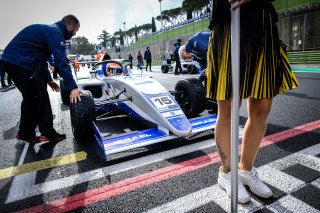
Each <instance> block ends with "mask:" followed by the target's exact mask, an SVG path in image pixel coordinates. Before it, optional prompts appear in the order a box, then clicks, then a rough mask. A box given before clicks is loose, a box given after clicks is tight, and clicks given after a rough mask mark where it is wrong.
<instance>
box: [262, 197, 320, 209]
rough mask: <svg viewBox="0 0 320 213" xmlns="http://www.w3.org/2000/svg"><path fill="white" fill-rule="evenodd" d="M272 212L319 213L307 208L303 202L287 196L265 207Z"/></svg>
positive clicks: (310, 207)
mask: <svg viewBox="0 0 320 213" xmlns="http://www.w3.org/2000/svg"><path fill="white" fill-rule="evenodd" d="M267 208H268V209H269V210H271V211H272V212H279V213H282V212H308V213H319V210H317V209H315V208H313V207H312V206H309V205H308V204H306V203H305V202H302V201H301V200H299V199H297V198H295V197H293V196H291V195H288V196H285V197H283V198H280V199H279V200H278V201H276V202H274V203H272V204H271V205H269V206H267Z"/></svg>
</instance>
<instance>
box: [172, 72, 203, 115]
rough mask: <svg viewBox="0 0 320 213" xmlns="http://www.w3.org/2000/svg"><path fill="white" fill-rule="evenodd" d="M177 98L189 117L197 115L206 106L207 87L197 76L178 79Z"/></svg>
mask: <svg viewBox="0 0 320 213" xmlns="http://www.w3.org/2000/svg"><path fill="white" fill-rule="evenodd" d="M175 99H176V101H177V102H178V104H179V105H180V107H181V109H182V111H183V112H184V114H185V115H186V116H187V117H195V116H197V115H199V114H200V113H202V112H203V111H204V110H205V108H206V97H205V88H204V86H203V85H202V84H201V82H200V81H199V80H198V79H196V78H188V79H183V80H180V81H178V82H177V83H176V86H175Z"/></svg>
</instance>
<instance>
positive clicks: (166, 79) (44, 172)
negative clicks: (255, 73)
mask: <svg viewBox="0 0 320 213" xmlns="http://www.w3.org/2000/svg"><path fill="white" fill-rule="evenodd" d="M144 75H151V76H153V78H155V79H156V80H158V81H159V82H160V83H162V84H163V85H164V86H165V87H166V88H167V89H168V90H173V89H174V84H175V82H177V80H179V79H180V78H187V77H190V75H179V76H175V75H173V74H172V73H169V74H162V73H160V72H155V71H154V72H152V73H150V72H144ZM296 75H297V77H298V80H299V83H300V86H299V87H298V88H296V89H294V90H292V91H289V92H287V93H286V94H285V95H279V96H277V97H276V98H274V103H273V109H272V112H271V114H270V117H269V120H268V128H267V133H266V137H265V138H264V141H263V142H262V144H261V148H260V151H259V153H258V156H257V160H256V163H255V166H256V167H257V168H258V171H259V173H260V176H261V178H262V180H263V181H265V182H266V183H267V184H268V185H269V186H270V187H271V188H272V190H273V192H274V197H273V198H272V199H269V200H266V199H260V198H257V197H256V196H253V195H252V201H251V203H249V204H246V205H238V210H239V212H320V202H319V200H320V143H319V142H320V107H319V106H320V92H319V91H320V73H317V72H312V73H309V72H301V73H300V72H299V73H296ZM49 90H50V89H49ZM50 99H51V104H52V109H53V114H54V118H55V119H54V125H55V128H56V129H57V131H59V132H64V133H66V134H67V139H66V140H64V141H61V142H58V143H39V144H35V145H28V144H25V143H24V142H21V141H17V140H16V139H15V135H16V132H17V130H18V126H19V116H20V103H21V95H20V93H19V91H18V90H17V89H16V88H15V87H14V86H11V87H7V88H5V89H0V107H1V114H0V118H1V127H0V128H1V143H0V162H1V163H0V189H1V194H0V212H15V211H22V212H68V211H69V212H114V213H116V212H117V213H119V212H130V213H131V212H161V213H162V212H168V213H169V212H170V213H171V212H230V199H229V198H228V197H227V196H226V194H225V193H224V191H222V190H221V189H220V188H219V187H218V185H217V175H218V173H217V171H218V168H219V166H220V165H221V163H220V159H219V157H218V155H217V149H216V146H215V141H214V138H213V132H212V131H208V132H205V133H203V134H200V135H198V136H196V137H193V138H181V139H176V140H172V141H167V142H162V143H159V144H154V145H150V146H147V147H144V148H138V149H134V150H130V151H126V152H123V153H118V154H114V155H111V156H109V159H108V161H104V160H103V159H102V158H101V156H100V155H99V153H98V150H97V148H96V147H95V145H94V141H88V142H87V143H82V144H81V143H78V142H77V141H76V140H75V139H74V138H73V136H72V130H71V125H70V116H69V113H70V112H69V108H68V106H65V105H63V104H62V103H61V98H60V94H58V93H53V92H50ZM206 113H207V112H204V113H203V114H206ZM246 119H247V113H246V103H245V101H244V102H243V104H242V106H241V108H240V127H243V124H244V123H245V121H246ZM150 125H152V124H145V123H143V122H141V121H137V120H136V119H133V118H130V117H119V118H116V119H112V120H107V121H104V122H101V123H99V124H98V126H99V129H100V130H101V131H102V133H103V134H105V135H109V134H113V135H116V134H123V133H127V132H133V131H136V130H143V129H145V128H148V127H149V126H150Z"/></svg>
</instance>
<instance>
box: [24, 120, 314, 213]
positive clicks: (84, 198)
mask: <svg viewBox="0 0 320 213" xmlns="http://www.w3.org/2000/svg"><path fill="white" fill-rule="evenodd" d="M318 128H320V120H318V121H315V122H311V123H309V124H305V125H301V126H298V127H294V128H292V129H289V130H285V131H282V132H279V133H276V134H273V135H270V136H267V137H265V138H264V140H263V142H262V143H261V145H260V147H265V146H268V145H270V144H275V143H277V142H280V141H282V140H285V139H288V138H292V137H294V136H297V135H300V134H303V133H307V132H310V131H313V130H315V129H318ZM218 162H220V158H219V155H218V153H217V152H215V153H211V154H208V155H205V156H201V157H198V158H194V159H191V160H187V161H184V162H181V163H179V164H175V165H171V166H167V167H165V168H161V169H158V170H154V171H152V172H148V173H144V174H142V175H138V176H136V177H133V178H128V179H125V180H122V181H119V182H116V183H112V184H108V185H104V186H101V187H99V188H95V189H91V190H88V191H85V192H81V193H78V194H74V195H72V196H69V197H65V198H61V199H58V200H55V201H51V202H49V203H46V204H41V205H38V206H35V207H31V208H29V209H25V210H22V212H32V213H33V212H43V211H46V212H55V213H56V212H65V211H71V210H74V209H77V208H80V207H83V206H87V205H89V204H92V203H96V202H99V201H103V200H106V199H109V198H111V197H114V196H118V195H121V194H124V193H126V192H129V191H133V190H136V189H139V188H142V187H145V186H149V185H152V184H154V183H157V182H160V181H163V180H167V179H169V178H172V177H176V176H179V175H182V174H185V173H187V172H191V171H194V170H197V169H200V168H203V167H206V166H208V165H211V164H215V163H218Z"/></svg>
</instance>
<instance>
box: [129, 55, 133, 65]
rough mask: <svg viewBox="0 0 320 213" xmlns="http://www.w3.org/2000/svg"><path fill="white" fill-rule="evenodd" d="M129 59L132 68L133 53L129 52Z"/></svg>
mask: <svg viewBox="0 0 320 213" xmlns="http://www.w3.org/2000/svg"><path fill="white" fill-rule="evenodd" d="M128 60H129V61H130V62H131V64H130V69H132V63H133V57H132V55H131V53H129V56H128Z"/></svg>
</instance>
